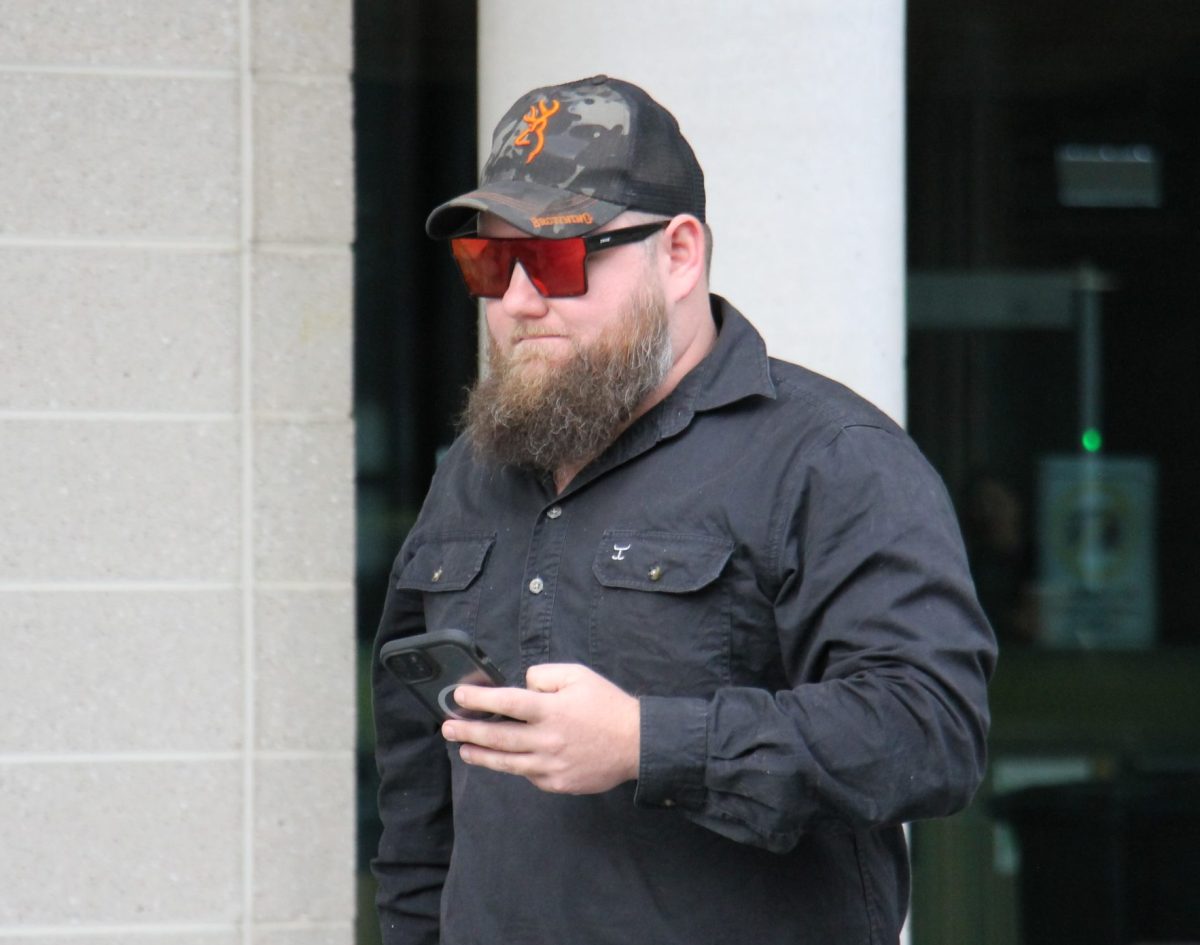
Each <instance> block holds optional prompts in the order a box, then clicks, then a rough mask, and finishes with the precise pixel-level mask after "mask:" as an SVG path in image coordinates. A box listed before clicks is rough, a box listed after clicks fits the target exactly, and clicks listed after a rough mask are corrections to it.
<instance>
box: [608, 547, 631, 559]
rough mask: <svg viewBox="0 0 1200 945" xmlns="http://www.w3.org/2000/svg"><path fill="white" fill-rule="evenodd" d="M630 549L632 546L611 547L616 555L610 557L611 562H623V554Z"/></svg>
mask: <svg viewBox="0 0 1200 945" xmlns="http://www.w3.org/2000/svg"><path fill="white" fill-rule="evenodd" d="M632 547H633V545H613V551H615V552H616V554H615V555H613V556H612V559H613V561H624V560H625V552H627V551H628V550H629V549H630V548H632Z"/></svg>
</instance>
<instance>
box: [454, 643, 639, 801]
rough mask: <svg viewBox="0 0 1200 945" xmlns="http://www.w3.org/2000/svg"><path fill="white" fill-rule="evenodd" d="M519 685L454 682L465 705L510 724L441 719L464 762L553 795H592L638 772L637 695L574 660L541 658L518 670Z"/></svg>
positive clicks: (457, 693)
mask: <svg viewBox="0 0 1200 945" xmlns="http://www.w3.org/2000/svg"><path fill="white" fill-rule="evenodd" d="M525 685H526V688H525V689H513V688H499V689H491V688H486V687H482V686H459V687H458V688H457V689H456V690H455V691H454V701H455V702H457V703H458V704H459V705H460V706H462V707H463V708H464V709H473V710H476V711H480V712H494V713H496V714H498V715H504V716H508V718H510V719H516V720H518V721H515V722H467V721H463V720H460V719H452V720H450V721H448V722H445V723H443V724H442V735H443V736H444V737H445V739H446V740H447V741H451V742H459V743H461V746H462V747H461V748H460V754H461V757H462V760H463V761H465V762H466V763H467V764H471V765H479V766H480V767H483V768H490V769H491V770H493V771H501V772H504V773H506V774H516V775H520V776H521V777H524V778H528V779H529V780H530V781H531V782H532V783H533V784H534V785H535V786H537V787H538V788H540V789H541V790H543V791H549V792H552V793H555V794H599V793H600V792H602V791H607V790H609V789H610V788H613V787H616V786H617V785H618V784H621V783H623V782H625V781H631V780H633V779H634V778H636V777H637V774H638V759H639V751H640V746H641V737H640V733H639V727H640V723H641V708H640V706H639V704H638V700H637V699H636V698H635V697H633V696H631V695H629V694H628V693H626V692H624V691H622V690H621V689H620V688H618V687H617V686H616V685H614V684H613V683H611V682H609V681H608V680H607V679H605V678H604V677H603V676H600V675H599V674H597V673H595V672H593V671H592V670H590V669H588V668H587V667H586V666H581V665H578V664H575V663H543V664H541V665H538V666H531V667H530V668H529V671H528V672H527V673H526V674H525Z"/></svg>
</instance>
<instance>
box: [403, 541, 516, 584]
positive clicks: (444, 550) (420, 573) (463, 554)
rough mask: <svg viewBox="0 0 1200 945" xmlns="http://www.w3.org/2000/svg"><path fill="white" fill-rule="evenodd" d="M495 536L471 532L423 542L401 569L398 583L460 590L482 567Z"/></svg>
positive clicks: (472, 579) (473, 578)
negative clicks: (470, 533) (467, 534)
mask: <svg viewBox="0 0 1200 945" xmlns="http://www.w3.org/2000/svg"><path fill="white" fill-rule="evenodd" d="M495 540H496V536H495V535H469V536H461V537H459V536H456V537H453V538H431V539H429V540H428V541H425V542H422V543H421V544H420V545H419V546H418V547H417V550H416V552H415V553H414V554H413V556H412V558H411V559H410V560H409V562H408V564H406V565H405V566H404V570H403V571H401V572H400V576H399V577H398V578H397V579H396V587H398V588H402V589H404V590H414V591H429V592H432V593H437V592H438V591H461V590H463V589H464V588H465V587H466V586H467V585H469V584H470V583H471V582H472V581H474V580H475V578H476V577H477V576H478V575H479V572H480V571H482V570H483V562H484V560H485V559H486V558H487V553H488V551H489V549H491V547H492V543H493V542H494V541H495Z"/></svg>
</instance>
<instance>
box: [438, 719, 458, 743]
mask: <svg viewBox="0 0 1200 945" xmlns="http://www.w3.org/2000/svg"><path fill="white" fill-rule="evenodd" d="M442 738H444V739H446V741H448V742H453V741H456V740H457V739H458V729H456V728H455V727H454V725H453V724H452V723H450V722H447V723H446V724H445V725H443V726H442Z"/></svg>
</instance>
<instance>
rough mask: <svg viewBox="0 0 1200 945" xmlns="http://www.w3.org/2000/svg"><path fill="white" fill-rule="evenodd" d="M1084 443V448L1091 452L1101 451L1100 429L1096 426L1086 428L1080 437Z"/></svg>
mask: <svg viewBox="0 0 1200 945" xmlns="http://www.w3.org/2000/svg"><path fill="white" fill-rule="evenodd" d="M1080 439H1081V442H1082V443H1083V448H1084V449H1085V450H1087V451H1088V452H1089V453H1098V452H1100V431H1099V430H1097V429H1095V428H1094V427H1092V428H1090V429H1087V430H1084V431H1083V436H1082V437H1081V438H1080Z"/></svg>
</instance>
